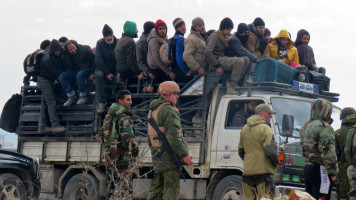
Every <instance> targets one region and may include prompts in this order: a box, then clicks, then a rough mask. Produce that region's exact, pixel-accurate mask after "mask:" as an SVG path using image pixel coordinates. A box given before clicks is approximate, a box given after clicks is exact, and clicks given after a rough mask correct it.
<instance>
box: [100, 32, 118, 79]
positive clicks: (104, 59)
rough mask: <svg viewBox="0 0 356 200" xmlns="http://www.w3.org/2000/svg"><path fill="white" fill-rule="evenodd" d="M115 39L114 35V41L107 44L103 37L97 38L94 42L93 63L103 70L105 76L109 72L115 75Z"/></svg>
mask: <svg viewBox="0 0 356 200" xmlns="http://www.w3.org/2000/svg"><path fill="white" fill-rule="evenodd" d="M116 44H117V39H116V38H115V37H114V42H113V43H112V44H108V43H106V42H105V40H104V38H102V39H100V40H98V42H97V43H96V52H95V64H96V69H98V70H100V71H102V72H104V75H105V77H106V76H108V75H109V74H114V75H116V74H117V72H116V59H115V52H114V51H115V47H116Z"/></svg>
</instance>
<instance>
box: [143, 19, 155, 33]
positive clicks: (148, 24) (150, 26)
mask: <svg viewBox="0 0 356 200" xmlns="http://www.w3.org/2000/svg"><path fill="white" fill-rule="evenodd" d="M154 27H155V23H153V22H151V21H147V22H145V23H144V24H143V32H144V33H145V34H148V33H150V31H151V30H152V29H153V28H154Z"/></svg>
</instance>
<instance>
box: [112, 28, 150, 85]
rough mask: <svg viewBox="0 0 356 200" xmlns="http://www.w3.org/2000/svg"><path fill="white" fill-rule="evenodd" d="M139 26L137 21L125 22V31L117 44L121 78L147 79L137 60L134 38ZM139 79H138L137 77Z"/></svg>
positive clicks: (116, 53)
mask: <svg viewBox="0 0 356 200" xmlns="http://www.w3.org/2000/svg"><path fill="white" fill-rule="evenodd" d="M137 32H138V30H137V26H136V23H135V22H131V21H126V22H125V24H124V33H123V34H122V37H121V39H119V41H118V42H117V44H116V48H115V58H116V63H117V67H118V72H119V74H120V79H122V80H125V79H128V80H131V81H133V80H134V79H133V78H138V79H139V80H143V79H145V76H144V73H143V72H141V70H140V68H139V67H138V64H137V61H136V45H135V41H134V39H133V38H136V37H137ZM136 80H137V79H136Z"/></svg>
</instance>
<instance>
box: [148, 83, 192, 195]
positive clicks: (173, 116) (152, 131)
mask: <svg viewBox="0 0 356 200" xmlns="http://www.w3.org/2000/svg"><path fill="white" fill-rule="evenodd" d="M157 92H158V93H159V94H160V95H161V97H160V98H159V99H156V100H153V101H152V102H151V104H150V111H149V114H148V117H149V119H151V118H153V120H154V123H155V124H154V125H156V126H154V125H152V124H151V123H148V134H147V137H148V145H149V147H150V149H151V155H152V162H153V170H154V172H155V173H154V180H153V185H152V188H151V190H150V193H149V195H148V198H147V199H164V200H166V199H172V200H173V199H175V200H179V197H180V174H181V172H180V170H181V166H180V161H182V160H183V161H184V163H186V164H188V165H192V164H193V157H192V156H191V155H190V154H189V150H188V145H187V144H186V143H185V141H184V139H183V131H182V126H181V120H180V114H179V111H178V109H177V108H176V107H175V106H176V104H177V101H178V93H179V92H180V88H179V86H178V84H177V83H175V82H173V81H165V82H163V83H161V84H160V85H159V88H158V91H157ZM156 130H158V131H159V132H157V131H156ZM160 132H161V133H160ZM160 136H162V137H165V138H166V139H165V140H162V137H160ZM160 152H163V153H162V154H161V155H160V156H158V154H160ZM173 160H175V161H173Z"/></svg>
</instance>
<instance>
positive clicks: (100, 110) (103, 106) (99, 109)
mask: <svg viewBox="0 0 356 200" xmlns="http://www.w3.org/2000/svg"><path fill="white" fill-rule="evenodd" d="M105 110H106V103H99V105H98V107H97V108H96V112H97V113H103V112H105Z"/></svg>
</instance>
